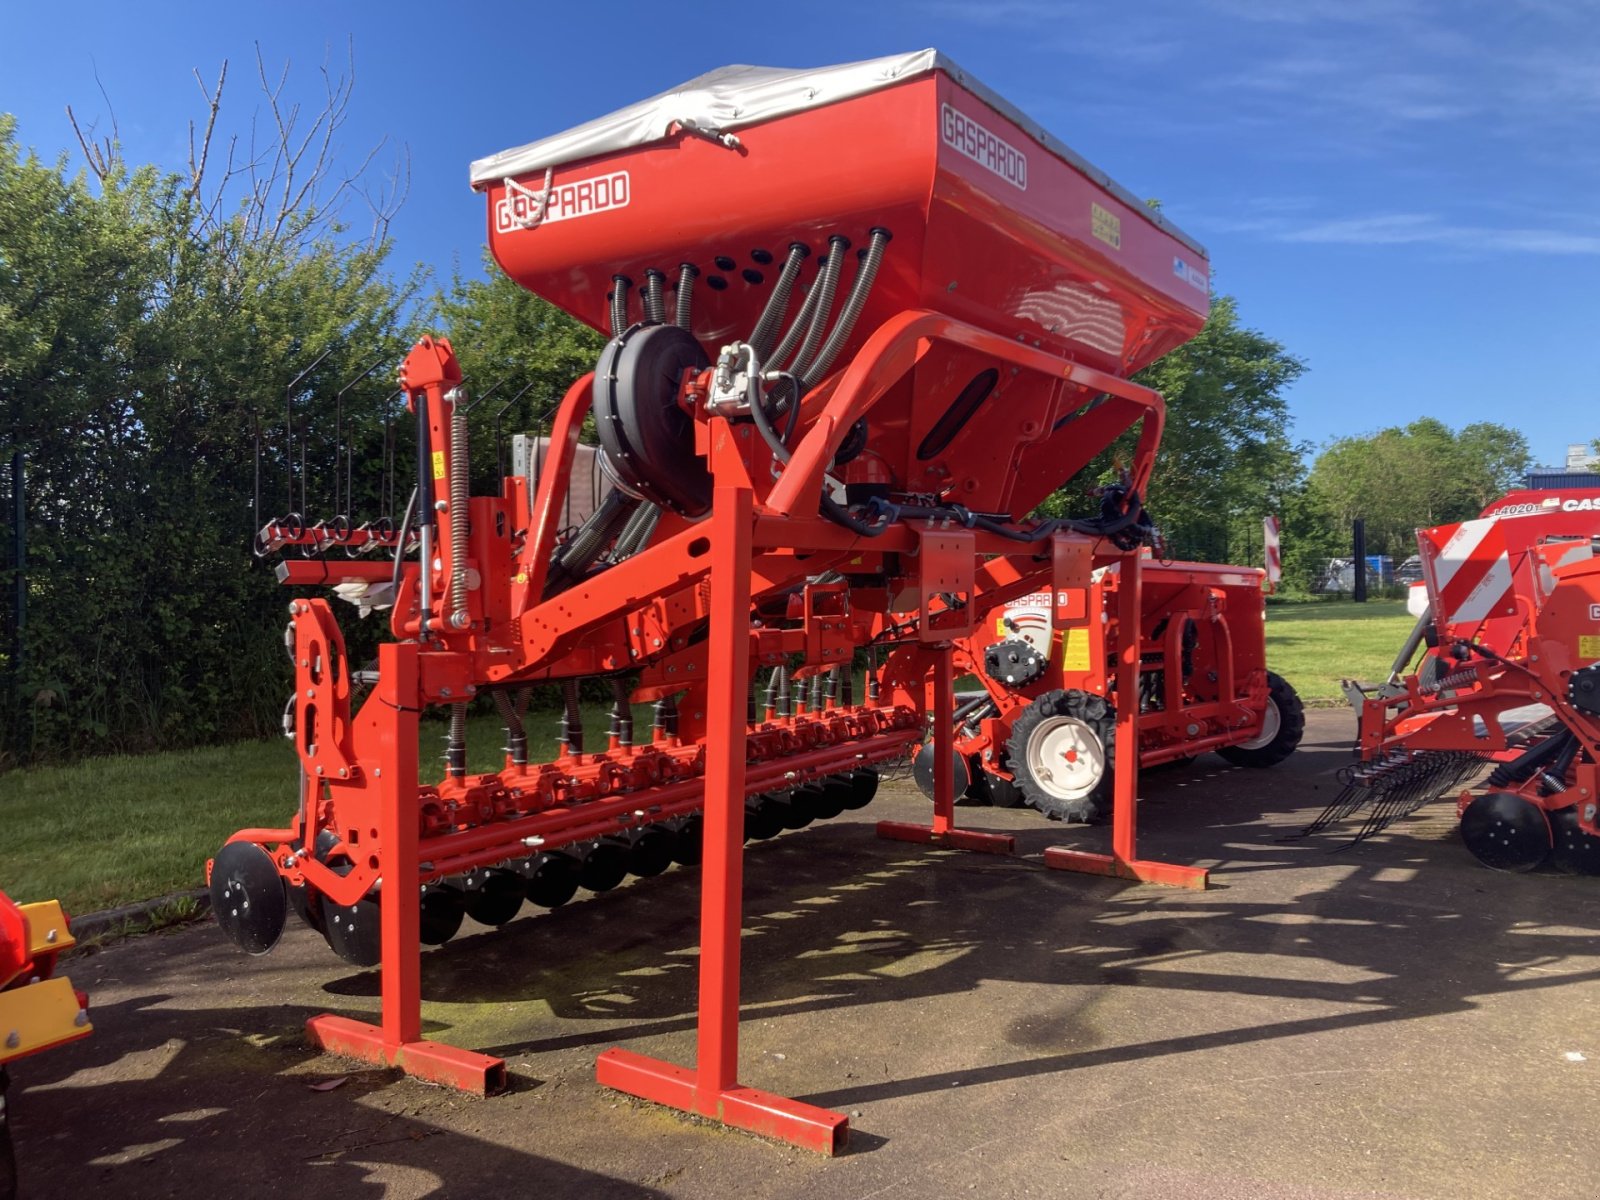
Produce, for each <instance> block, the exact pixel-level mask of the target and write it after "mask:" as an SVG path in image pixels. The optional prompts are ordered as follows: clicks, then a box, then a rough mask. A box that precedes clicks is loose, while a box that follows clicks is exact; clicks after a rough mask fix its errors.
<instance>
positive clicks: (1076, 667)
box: [1061, 625, 1089, 671]
mask: <svg viewBox="0 0 1600 1200" xmlns="http://www.w3.org/2000/svg"><path fill="white" fill-rule="evenodd" d="M1061 669H1062V670H1063V671H1087V670H1088V669H1089V631H1088V629H1087V628H1085V627H1084V626H1082V625H1078V626H1076V627H1074V628H1072V629H1069V630H1067V636H1066V637H1065V638H1063V639H1062V642H1061Z"/></svg>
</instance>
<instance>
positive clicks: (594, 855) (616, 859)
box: [578, 842, 628, 892]
mask: <svg viewBox="0 0 1600 1200" xmlns="http://www.w3.org/2000/svg"><path fill="white" fill-rule="evenodd" d="M627 875H628V848H627V847H626V846H622V845H619V844H617V843H616V842H597V843H596V844H595V847H594V849H592V850H590V851H589V853H588V854H587V855H585V856H584V860H583V869H582V871H581V872H580V873H579V875H578V882H579V883H581V884H582V885H583V886H584V887H586V888H588V889H589V890H590V891H591V892H609V891H610V890H611V889H612V888H614V887H616V886H617V884H619V883H621V882H622V881H623V880H624V879H625V878H627Z"/></svg>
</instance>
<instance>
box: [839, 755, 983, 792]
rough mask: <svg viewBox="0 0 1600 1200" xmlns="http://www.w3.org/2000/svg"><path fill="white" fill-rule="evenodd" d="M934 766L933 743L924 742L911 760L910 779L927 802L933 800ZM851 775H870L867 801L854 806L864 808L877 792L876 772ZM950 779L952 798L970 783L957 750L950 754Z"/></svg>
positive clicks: (969, 776) (970, 775) (967, 769)
mask: <svg viewBox="0 0 1600 1200" xmlns="http://www.w3.org/2000/svg"><path fill="white" fill-rule="evenodd" d="M936 765H937V762H936V759H935V756H934V752H933V743H932V742H924V743H923V744H922V748H921V749H920V750H918V751H917V755H916V757H915V758H913V759H912V760H911V778H912V779H914V780H915V781H916V784H917V789H918V790H919V791H920V792H921V793H922V794H923V795H924V796H926V797H927V798H928V799H929V800H932V799H933V783H934V780H933V777H934V769H935V767H936ZM853 773H854V774H856V775H871V777H872V778H871V790H870V791H867V793H866V795H867V799H866V800H863V801H861V802H860V804H858V805H857V806H856V807H858V808H860V807H864V806H865V805H866V803H867V801H869V800H871V799H872V797H873V795H874V794H875V793H876V792H877V790H878V773H877V772H876V771H871V772H867V771H856V772H853ZM950 778H951V779H952V781H953V782H952V784H951V787H952V789H953V790H952V791H951V793H950V794H951V795H952V796H959V795H961V794H962V793H963V792H965V791H966V790H967V788H968V787H969V786H970V785H971V783H972V770H971V768H970V767H969V766H968V765H967V756H966V755H964V754H962V753H961V752H960V751H959V750H952V751H951V752H950ZM861 786H862V787H863V789H864V790H865V788H866V785H865V784H862V785H861Z"/></svg>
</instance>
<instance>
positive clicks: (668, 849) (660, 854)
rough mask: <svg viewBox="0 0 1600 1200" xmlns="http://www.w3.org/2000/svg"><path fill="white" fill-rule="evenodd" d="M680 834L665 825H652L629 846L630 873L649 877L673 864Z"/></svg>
mask: <svg viewBox="0 0 1600 1200" xmlns="http://www.w3.org/2000/svg"><path fill="white" fill-rule="evenodd" d="M677 841H678V835H677V834H675V833H673V832H672V830H670V829H668V828H666V827H665V826H664V825H651V826H649V827H647V828H646V829H644V830H643V831H641V832H640V834H639V836H638V837H636V838H634V839H633V845H632V846H630V847H628V873H629V874H630V875H638V876H640V877H641V878H643V879H649V878H650V877H651V876H653V875H659V874H661V872H663V871H665V870H666V869H667V868H668V867H670V866H671V865H672V855H673V851H674V850H675V849H676V848H677Z"/></svg>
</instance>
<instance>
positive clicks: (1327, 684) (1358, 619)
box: [1267, 600, 1416, 704]
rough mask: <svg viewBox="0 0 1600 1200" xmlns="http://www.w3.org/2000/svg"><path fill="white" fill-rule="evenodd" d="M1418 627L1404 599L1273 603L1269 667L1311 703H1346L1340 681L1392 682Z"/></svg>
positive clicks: (1269, 641) (1268, 613) (1268, 633)
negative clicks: (1395, 665)
mask: <svg viewBox="0 0 1600 1200" xmlns="http://www.w3.org/2000/svg"><path fill="white" fill-rule="evenodd" d="M1415 623H1416V618H1414V617H1412V616H1411V615H1410V614H1409V613H1407V612H1406V605H1405V601H1404V600H1369V601H1368V602H1367V603H1365V604H1357V603H1355V602H1354V601H1350V600H1342V601H1329V602H1327V603H1319V604H1281V605H1280V604H1274V605H1271V606H1269V607H1268V608H1267V666H1268V667H1270V668H1271V669H1272V670H1274V671H1276V672H1277V673H1278V674H1279V675H1282V676H1283V677H1284V678H1285V679H1287V680H1288V681H1289V682H1290V683H1291V684H1293V685H1294V689H1295V691H1297V692H1299V693H1300V698H1301V699H1302V700H1304V701H1305V702H1306V703H1308V704H1316V703H1323V704H1326V703H1339V704H1342V703H1344V695H1343V693H1342V692H1340V690H1339V681H1340V680H1341V679H1359V680H1362V681H1363V682H1378V681H1381V680H1384V679H1387V678H1388V677H1389V668H1390V666H1391V665H1393V663H1394V656H1395V655H1396V654H1397V653H1399V651H1400V647H1401V645H1402V644H1403V643H1404V642H1405V640H1406V635H1407V634H1408V633H1410V632H1411V627H1412V625H1414V624H1415Z"/></svg>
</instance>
